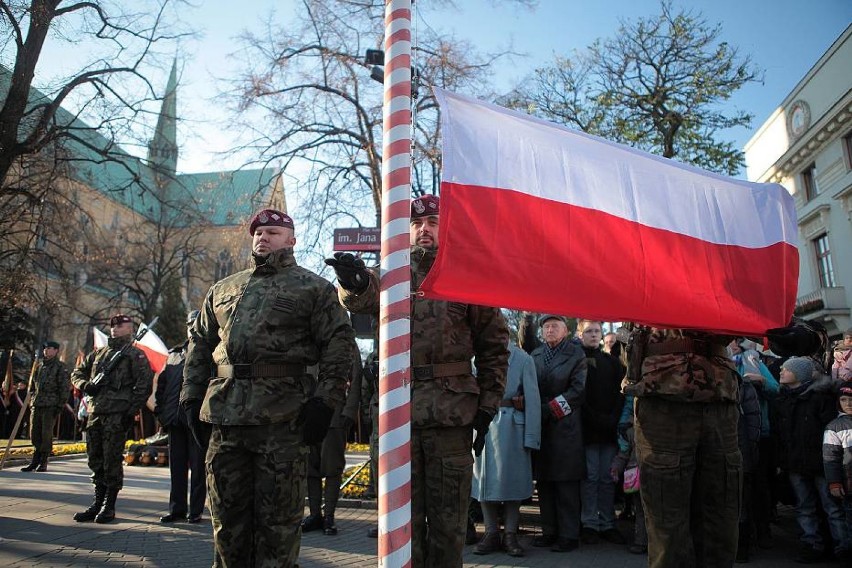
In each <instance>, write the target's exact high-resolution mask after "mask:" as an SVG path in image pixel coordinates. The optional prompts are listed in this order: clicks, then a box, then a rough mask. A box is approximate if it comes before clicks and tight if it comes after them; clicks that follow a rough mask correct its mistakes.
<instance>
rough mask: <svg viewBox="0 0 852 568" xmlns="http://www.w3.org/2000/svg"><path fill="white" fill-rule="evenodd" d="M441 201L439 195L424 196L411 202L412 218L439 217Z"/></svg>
mask: <svg viewBox="0 0 852 568" xmlns="http://www.w3.org/2000/svg"><path fill="white" fill-rule="evenodd" d="M440 205H441V200H440V198H439V197H438V196H437V195H424V196H423V197H418V198H417V199H413V200H411V218H412V219H417V218H418V217H429V216H430V215H439V214H440V213H439V211H440V209H441V208H440Z"/></svg>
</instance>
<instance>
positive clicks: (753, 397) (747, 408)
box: [737, 381, 760, 473]
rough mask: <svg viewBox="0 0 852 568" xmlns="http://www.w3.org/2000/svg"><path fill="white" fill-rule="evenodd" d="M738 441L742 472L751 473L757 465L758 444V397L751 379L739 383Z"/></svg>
mask: <svg viewBox="0 0 852 568" xmlns="http://www.w3.org/2000/svg"><path fill="white" fill-rule="evenodd" d="M738 426H739V428H738V436H737V438H738V442H739V445H740V453H741V454H742V456H743V473H752V472H753V471H754V468H755V467H757V461H758V457H759V456H758V449H757V448H758V445H759V444H760V399H759V398H758V396H757V389H755V388H754V385H752V384H751V381H742V382H741V383H740V421H739V425H738Z"/></svg>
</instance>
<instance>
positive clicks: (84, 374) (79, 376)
mask: <svg viewBox="0 0 852 568" xmlns="http://www.w3.org/2000/svg"><path fill="white" fill-rule="evenodd" d="M96 353H97V351H92V352H91V353H89V354H88V355H86V356H85V357H84V358H83V361H82V363H80V366H78V367H77V368H76V369H74V371H73V372H72V373H71V384H72V385H74V386H75V387H76V388H78V389H80V390H81V391H82V390H83V387H85V386H86V383H88V382H89V379H91V378H92V365H94V362H95V354H96Z"/></svg>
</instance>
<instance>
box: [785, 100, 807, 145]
mask: <svg viewBox="0 0 852 568" xmlns="http://www.w3.org/2000/svg"><path fill="white" fill-rule="evenodd" d="M810 125H811V109H810V107H809V106H808V103H806V102H805V101H803V100H798V101H796V102H794V103H793V105H792V106H791V107H790V112H789V113H788V114H787V132H788V133H789V134H790V137H791V138H798V137H799V136H801V135H802V134H803V133H804V132H805V130H807V129H808V127H809V126H810Z"/></svg>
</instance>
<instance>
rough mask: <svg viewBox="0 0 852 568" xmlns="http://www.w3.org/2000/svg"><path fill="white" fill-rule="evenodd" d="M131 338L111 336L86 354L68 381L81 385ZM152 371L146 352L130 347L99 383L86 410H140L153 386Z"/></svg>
mask: <svg viewBox="0 0 852 568" xmlns="http://www.w3.org/2000/svg"><path fill="white" fill-rule="evenodd" d="M132 339H133V338H132V337H131V336H126V337H110V338H109V340H108V343H107V346H106V347H101V348H100V349H96V350H94V351H92V352H91V353H89V354H88V355H86V358H85V359H83V362H82V363H81V364H80V366H79V367H77V368H76V369H74V372H73V373H71V383H72V384H73V385H74V386H75V387H77V388H78V389H80V390H81V391H82V390H83V389H84V388H85V386H86V383H88V382H89V381H90V380H91V379H93V378H95V375H97V374H98V372H99V371H100V370H101V367H103V366H104V365H105V364H106V362H107V361H109V359H110V358H111V357H112V355H113V353H115V352H116V351H118V350H120V349H121V348H122V347H123V346H124V345H126V344H127V342H128V341H131V340H132ZM153 379H154V372H153V371H152V370H151V366H150V365H149V364H148V358H147V357H146V356H145V353H144V352H143V351H142V350H141V349H139V348H137V347H131V348H130V350H129V351H127V352H126V353H125V354H124V355H123V356H122V358H121V362H119V364H118V366H116V368H115V369H113V371H112V373H110V376H109V377H107V378H106V380H105V381H104V382H103V383H101V390H100V391H99V392H98V394H96V395H95V396H92V397H90V404H89V414H131V413H134V412H136V411H137V410H139V409H140V408H141V407H142V405H143V404H145V401H146V400H148V396H150V394H151V388H152V386H153Z"/></svg>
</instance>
